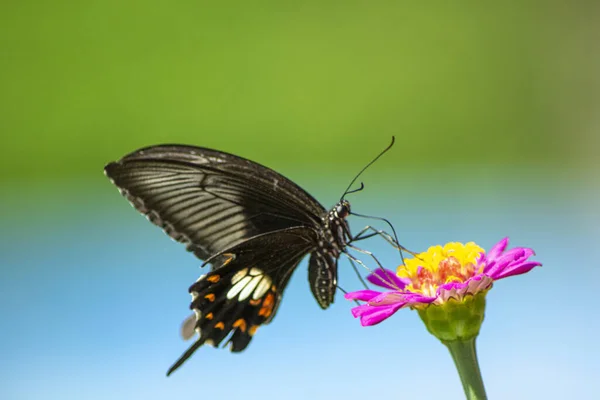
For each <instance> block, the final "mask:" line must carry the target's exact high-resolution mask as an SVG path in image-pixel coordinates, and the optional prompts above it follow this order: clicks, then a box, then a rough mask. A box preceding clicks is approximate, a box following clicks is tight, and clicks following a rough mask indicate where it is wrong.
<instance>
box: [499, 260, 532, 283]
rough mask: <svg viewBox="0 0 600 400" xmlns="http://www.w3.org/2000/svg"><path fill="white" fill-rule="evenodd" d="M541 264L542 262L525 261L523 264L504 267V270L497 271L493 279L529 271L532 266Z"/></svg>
mask: <svg viewBox="0 0 600 400" xmlns="http://www.w3.org/2000/svg"><path fill="white" fill-rule="evenodd" d="M541 265H542V263H539V262H535V261H530V262H526V263H523V264H519V265H516V266H513V267H511V268H505V269H504V270H502V271H500V272H498V273H497V274H496V276H495V277H494V279H503V278H507V277H509V276H515V275H521V274H524V273H526V272H529V271H531V270H532V269H533V268H535V267H539V266H541Z"/></svg>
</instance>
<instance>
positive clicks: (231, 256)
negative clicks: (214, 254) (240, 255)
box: [221, 253, 235, 267]
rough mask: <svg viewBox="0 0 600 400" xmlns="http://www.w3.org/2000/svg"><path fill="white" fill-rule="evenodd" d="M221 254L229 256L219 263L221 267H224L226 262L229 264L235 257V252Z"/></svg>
mask: <svg viewBox="0 0 600 400" xmlns="http://www.w3.org/2000/svg"><path fill="white" fill-rule="evenodd" d="M223 255H224V256H226V257H229V258H228V259H227V260H225V261H224V262H223V265H221V266H222V267H224V266H226V265H227V264H229V263H230V262H232V261H233V259H234V258H235V254H233V253H225V254H223Z"/></svg>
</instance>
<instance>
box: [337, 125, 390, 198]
mask: <svg viewBox="0 0 600 400" xmlns="http://www.w3.org/2000/svg"><path fill="white" fill-rule="evenodd" d="M395 141H396V138H395V137H394V136H392V143H390V144H389V145H388V146H387V147H386V148H385V149H383V151H382V152H381V153H379V154H378V155H377V157H375V158H374V159H372V160H371V162H369V163H368V164H367V165H365V166H364V167H363V168H362V169H361V170H360V172H359V173H358V174H356V176H355V177H354V179H352V181H351V182H350V184H349V185H348V187H347V188H346V190H345V191H344V194H343V195H342V197H341V198H340V201H341V200H344V197H345V196H346V195H347V194H349V193H354V192H355V191H352V192H350V188H351V187H352V185H354V182H356V180H357V179H358V177H359V176H360V175H361V174H362V173H363V172H365V170H366V169H367V168H369V167H370V166H371V165H373V163H374V162H375V161H377V160H378V159H379V157H381V156H382V155H384V154H385V153H386V152H387V151H388V150H389V149H391V148H392V146H393V145H394V142H395ZM361 186H362V185H361ZM363 187H364V186H362V187H361V189H360V190H362V188H363ZM356 191H358V190H356Z"/></svg>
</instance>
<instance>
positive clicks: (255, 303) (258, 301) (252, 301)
mask: <svg viewBox="0 0 600 400" xmlns="http://www.w3.org/2000/svg"><path fill="white" fill-rule="evenodd" d="M259 304H260V299H256V300H254V299H252V300H250V305H251V306H257V305H259Z"/></svg>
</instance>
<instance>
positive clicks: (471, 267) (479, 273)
mask: <svg viewBox="0 0 600 400" xmlns="http://www.w3.org/2000/svg"><path fill="white" fill-rule="evenodd" d="M507 246H508V238H504V239H502V240H501V241H500V242H498V243H497V244H496V245H495V246H494V247H492V249H491V250H490V251H489V253H487V254H486V253H485V251H483V249H482V248H481V247H479V246H477V245H476V244H475V243H472V242H470V243H467V244H462V243H448V244H446V245H445V246H443V247H442V246H433V247H430V248H429V249H428V250H427V251H426V252H424V253H421V254H418V255H417V256H416V257H415V258H412V259H408V260H405V262H404V265H401V266H400V267H399V268H398V270H397V271H396V273H394V272H393V271H391V270H387V269H386V270H384V269H380V270H377V271H375V272H374V273H372V274H370V275H369V276H368V277H367V279H368V280H369V282H371V283H373V284H375V285H377V286H381V287H383V288H385V289H387V291H384V292H379V291H376V290H359V291H357V292H350V293H348V294H346V296H345V297H346V298H347V299H352V300H360V301H364V302H365V304H363V305H360V306H358V307H354V308H353V309H352V314H353V315H354V317H355V318H356V317H359V318H360V322H361V324H362V325H363V326H370V325H375V324H378V323H380V322H381V321H383V320H385V319H386V318H389V317H391V316H392V315H393V314H394V313H395V312H396V311H398V310H399V309H401V308H404V307H409V308H413V309H416V310H417V311H418V312H419V316H420V317H421V319H422V320H423V322H424V323H425V326H426V327H427V330H428V331H429V332H430V333H431V334H432V335H434V336H435V337H437V338H438V339H440V341H441V342H442V343H443V344H444V345H445V346H446V347H447V348H448V350H449V351H450V354H451V355H452V359H453V360H454V364H455V365H456V368H457V371H458V374H459V376H460V380H461V382H462V385H463V389H464V392H465V395H466V397H467V399H469V400H484V399H487V396H486V393H485V387H484V384H483V379H482V377H481V371H480V369H479V363H478V360H477V352H476V348H475V347H476V346H475V340H476V338H477V335H479V329H480V328H481V324H482V322H483V317H484V313H485V296H486V294H487V292H488V291H489V290H490V289H491V287H492V284H493V283H494V281H496V280H498V279H502V278H506V277H508V276H513V275H519V274H524V273H525V272H528V271H530V270H531V269H532V268H534V267H537V266H539V265H541V264H540V263H539V262H536V261H529V257H531V256H533V255H534V252H533V250H531V249H528V248H524V247H517V248H514V249H512V250H508V251H505V250H506V247H507Z"/></svg>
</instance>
